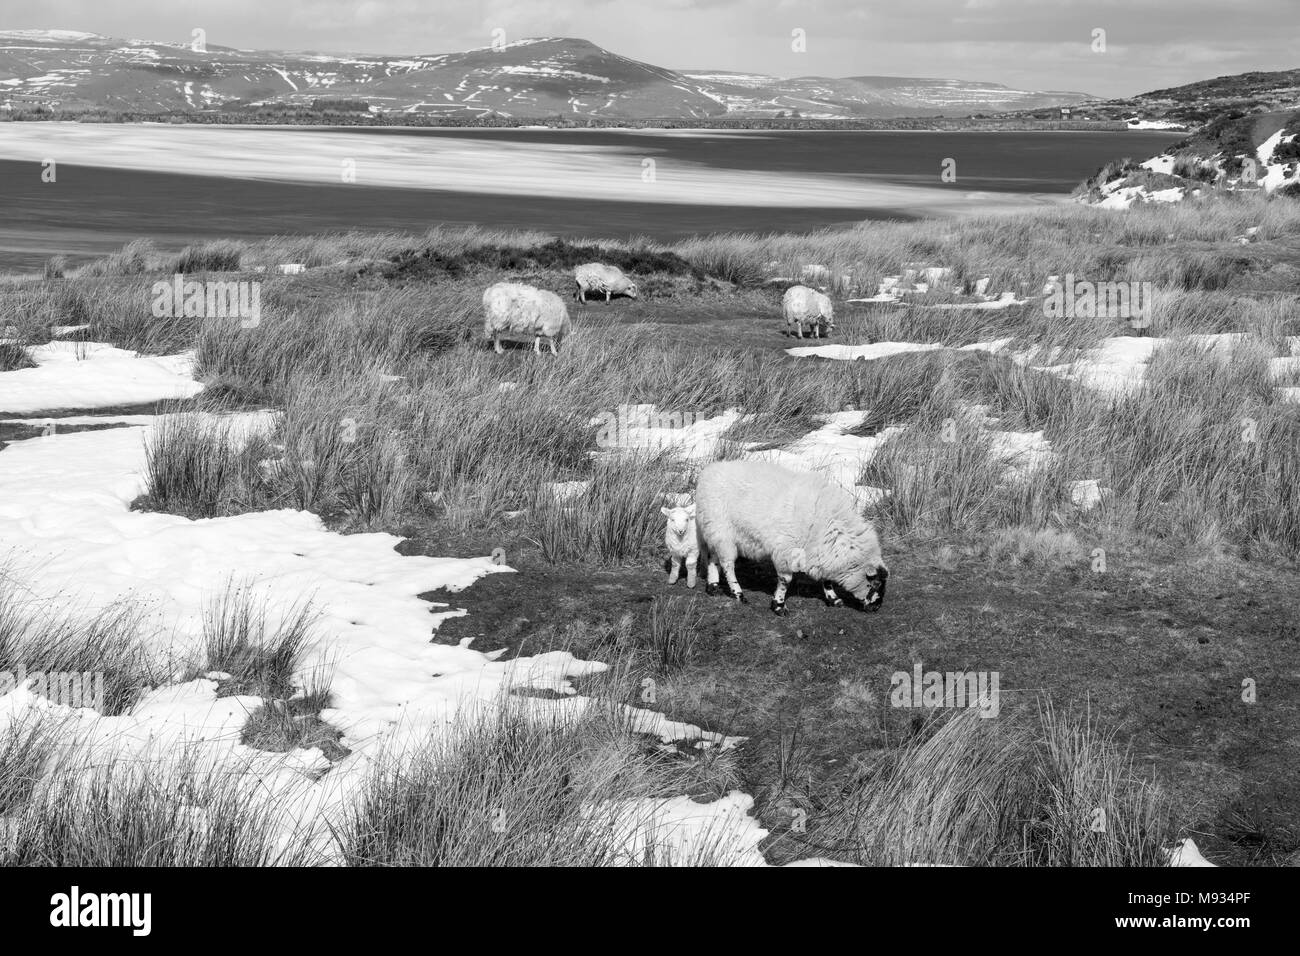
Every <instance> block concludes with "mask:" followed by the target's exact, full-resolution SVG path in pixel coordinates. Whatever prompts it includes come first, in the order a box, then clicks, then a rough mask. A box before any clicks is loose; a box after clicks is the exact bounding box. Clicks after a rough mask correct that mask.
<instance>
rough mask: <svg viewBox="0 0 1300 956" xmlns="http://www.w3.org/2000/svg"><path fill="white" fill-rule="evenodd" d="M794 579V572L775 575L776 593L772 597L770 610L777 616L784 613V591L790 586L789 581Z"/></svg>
mask: <svg viewBox="0 0 1300 956" xmlns="http://www.w3.org/2000/svg"><path fill="white" fill-rule="evenodd" d="M793 578H794V572H793V571H788V572H786V573H785V574H781V573H780V572H779V571H778V572H777V575H776V593H775V594H774V595H772V610H773V611H775V612H776V613H777V614H784V613H785V591H786V588H788V587H789V586H790V581H791V580H792V579H793Z"/></svg>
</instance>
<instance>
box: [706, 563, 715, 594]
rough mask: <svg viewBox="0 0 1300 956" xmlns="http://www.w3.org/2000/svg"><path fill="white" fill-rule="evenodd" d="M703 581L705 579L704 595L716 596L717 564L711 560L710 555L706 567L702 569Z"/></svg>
mask: <svg viewBox="0 0 1300 956" xmlns="http://www.w3.org/2000/svg"><path fill="white" fill-rule="evenodd" d="M704 579H705V584H704V593H705V594H717V593H718V562H717V561H715V560H713V556H712V555H710V556H709V560H708V566H707V567H706V568H705V569H704Z"/></svg>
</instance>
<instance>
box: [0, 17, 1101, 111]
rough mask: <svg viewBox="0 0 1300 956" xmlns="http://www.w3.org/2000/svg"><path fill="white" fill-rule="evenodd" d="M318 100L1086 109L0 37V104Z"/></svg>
mask: <svg viewBox="0 0 1300 956" xmlns="http://www.w3.org/2000/svg"><path fill="white" fill-rule="evenodd" d="M320 97H329V98H341V99H364V100H366V101H367V102H369V103H370V104H371V105H372V106H373V107H375V108H377V109H381V110H390V111H409V112H423V113H445V114H452V115H470V114H475V113H480V114H481V113H488V112H495V113H498V114H501V115H503V116H512V117H543V116H554V115H556V114H566V115H570V116H583V117H586V116H590V117H609V118H647V117H665V118H686V117H709V116H721V115H724V114H740V115H743V114H754V115H774V114H776V113H791V112H795V111H797V112H798V113H799V114H800V115H802V116H806V117H868V118H879V117H889V116H933V115H936V114H948V115H959V116H964V115H967V114H970V113H984V112H997V111H1002V110H1011V109H1034V108H1041V107H1051V106H1058V105H1067V104H1073V103H1078V102H1081V101H1084V100H1088V99H1090V97H1088V96H1087V94H1084V93H1069V92H1055V91H1049V92H1029V91H1024V90H1014V89H1010V88H1009V87H1005V86H1001V85H999V84H996V83H978V82H966V81H960V80H942V79H916V78H906V77H879V76H858V77H846V78H842V79H830V78H825V77H799V78H796V79H788V80H787V79H780V78H778V77H772V76H762V75H757V74H745V73H733V72H726V71H712V72H710V71H686V72H679V71H675V70H668V69H664V68H662V67H658V66H654V65H652V64H649V63H642V62H640V61H638V60H631V59H628V58H627V57H623V56H619V55H618V54H616V53H611V52H609V51H608V50H605V49H602V48H601V47H598V46H596V45H595V44H593V43H590V42H588V41H586V40H580V39H572V38H564V37H552V38H536V39H528V40H519V41H517V42H515V43H510V44H506V45H504V46H502V47H500V48H499V49H493V48H490V47H489V48H484V49H478V50H469V51H466V52H463V53H441V54H435V55H428V56H378V55H375V56H371V55H355V56H353V55H343V54H332V53H330V54H327V53H312V52H297V53H292V52H284V51H273V50H236V49H231V48H228V47H219V46H213V45H207V46H206V47H205V48H204V49H201V50H196V49H194V48H193V45H192V44H191V42H190V41H184V42H176V43H165V42H156V41H151V40H123V39H118V38H114V37H106V36H100V35H98V34H94V33H78V32H75V31H69V30H9V31H0V103H3V102H4V101H5V100H9V101H11V102H12V103H14V104H15V105H17V104H23V103H42V102H46V103H48V102H58V103H59V105H60V106H61V107H63V108H65V109H84V108H106V109H115V110H126V111H134V112H154V111H167V110H201V109H216V108H218V107H225V108H234V107H238V106H242V105H248V104H252V103H286V104H306V103H310V102H311V101H312V100H315V99H317V98H320Z"/></svg>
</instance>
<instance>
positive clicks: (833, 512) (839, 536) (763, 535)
mask: <svg viewBox="0 0 1300 956" xmlns="http://www.w3.org/2000/svg"><path fill="white" fill-rule="evenodd" d="M695 506H696V508H697V509H698V519H697V520H698V524H699V536H700V546H701V550H702V551H703V553H704V557H705V560H706V561H707V562H708V584H707V585H706V588H705V590H706V592H707V593H709V594H716V593H717V590H718V564H719V563H721V564H722V571H723V573H724V574H725V575H726V576H727V585H728V587H729V588H730V589H731V593H732V596H733V597H735V598H736V599H737V600H738V601H743V600H745V597H744V594H743V592H742V591H741V590H740V584H739V582H737V580H736V558H737V557H739V556H744V557H747V558H751V559H759V558H767V557H770V558H771V559H772V563H773V564H774V565H775V566H776V576H777V585H776V593H775V594H774V595H773V597H772V610H773V611H775V612H776V613H777V614H784V613H785V592H786V588H787V587H789V585H790V581H791V579H792V578H793V577H794V574H795V572H796V571H798V572H802V573H804V574H807V575H808V576H809V577H811V578H814V579H816V580H818V581H820V582H821V585H822V596H823V597H824V598H825V600H826V603H827V604H830V605H833V606H837V607H838V606H840V605H842V604H843V603H844V602H843V601H842V600H841V599H840V597H839V596H838V595H837V594H836V593H835V589H834V587H833V584H840V585H842V586H843V587H844V588H846V589H847V590H848V591H850V592H851V593H852V594H853V596H854V597H855V598H857V599H858V600H859V601H861V602H862V604H863V606H864V607H866V608H868V609H870V610H878V609H879V608H880V605H881V603H882V602H883V601H884V599H885V581H886V579H887V578H888V576H889V571H888V569H887V568H886V567H885V565H884V563H883V561H882V560H881V556H880V542H879V541H878V540H877V538H876V532H875V529H874V528H872V526H871V524H870V523H869V522H867V521H866V520H865V519H864V518H863V517H862V516H861V515H860V514H859V513H858V509H857V506H856V504H855V503H854V501H853V497H852V496H851V495H849V494H848V492H846V491H844V490H843V489H841V488H839V487H837V486H835V485H833V484H831V483H830V482H828V481H827V480H826V479H825V478H823V477H821V476H820V475H818V474H815V473H812V472H798V471H791V470H790V469H788V468H782V467H781V466H780V465H774V464H771V463H770V462H764V461H719V462H714V463H713V464H710V465H706V466H705V467H704V469H703V470H702V471H701V472H700V479H699V483H698V485H697V487H696V490H695Z"/></svg>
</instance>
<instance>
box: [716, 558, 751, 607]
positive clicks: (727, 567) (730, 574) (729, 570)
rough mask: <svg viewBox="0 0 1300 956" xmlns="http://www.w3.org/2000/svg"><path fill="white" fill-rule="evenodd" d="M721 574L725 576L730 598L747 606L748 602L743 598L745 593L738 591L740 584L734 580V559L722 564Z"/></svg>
mask: <svg viewBox="0 0 1300 956" xmlns="http://www.w3.org/2000/svg"><path fill="white" fill-rule="evenodd" d="M722 573H723V574H725V575H726V576H727V587H729V588H731V596H732V597H733V598H735V599H736V600H737V601H739V602H740V603H742V604H748V603H749V600H748V599H747V598H746V597H745V592H744V591H742V590H741V589H740V582H739V581H737V580H736V561H735V559H734V558H733V559H732V560H730V561H723V562H722Z"/></svg>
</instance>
